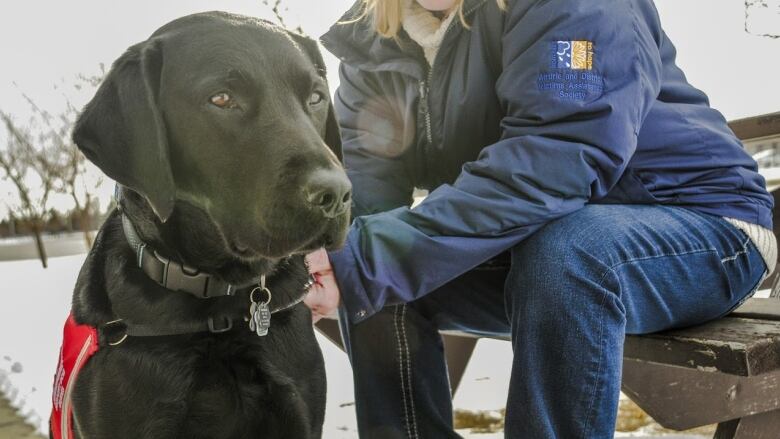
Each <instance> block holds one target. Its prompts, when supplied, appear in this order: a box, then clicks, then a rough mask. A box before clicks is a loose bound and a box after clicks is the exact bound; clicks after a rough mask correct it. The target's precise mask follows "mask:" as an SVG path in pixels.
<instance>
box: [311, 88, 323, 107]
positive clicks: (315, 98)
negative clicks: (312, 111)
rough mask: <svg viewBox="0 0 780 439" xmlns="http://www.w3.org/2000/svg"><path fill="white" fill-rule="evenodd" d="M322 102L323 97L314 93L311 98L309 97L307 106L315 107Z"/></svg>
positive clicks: (318, 93) (316, 92)
mask: <svg viewBox="0 0 780 439" xmlns="http://www.w3.org/2000/svg"><path fill="white" fill-rule="evenodd" d="M324 100H325V96H324V95H323V94H322V93H320V92H318V91H315V92H314V93H312V94H311V96H309V105H317V104H320V103H322V101H324Z"/></svg>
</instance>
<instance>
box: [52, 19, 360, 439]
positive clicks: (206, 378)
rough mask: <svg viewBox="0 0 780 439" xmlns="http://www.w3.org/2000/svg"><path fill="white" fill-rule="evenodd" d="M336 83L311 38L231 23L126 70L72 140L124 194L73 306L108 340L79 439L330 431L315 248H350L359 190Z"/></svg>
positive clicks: (83, 383) (139, 56)
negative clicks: (308, 300)
mask: <svg viewBox="0 0 780 439" xmlns="http://www.w3.org/2000/svg"><path fill="white" fill-rule="evenodd" d="M324 72H325V69H324V64H323V61H322V58H321V55H320V53H319V50H318V48H317V45H316V43H315V42H314V41H313V40H310V39H308V38H305V37H302V36H300V35H297V34H293V33H290V32H287V31H285V30H284V29H281V28H279V27H277V26H274V25H272V24H270V23H267V22H264V21H261V20H257V19H253V18H249V17H244V16H238V15H232V14H227V13H223V12H211V13H202V14H195V15H191V16H187V17H183V18H180V19H177V20H175V21H173V22H171V23H169V24H167V25H165V26H163V27H162V28H160V29H159V30H157V31H156V32H155V33H154V34H153V35H152V36H151V37H150V38H149V39H148V40H147V41H144V42H142V43H139V44H137V45H134V46H132V47H130V48H129V49H128V50H127V52H126V53H125V54H123V55H122V56H121V57H120V58H119V59H118V60H117V61H116V62H115V63H114V64H113V66H112V69H111V71H110V72H109V73H108V75H107V77H106V78H105V80H104V82H103V83H102V85H101V86H100V88H99V89H98V91H97V93H96V95H95V97H94V98H93V99H92V101H91V102H90V103H89V104H88V105H87V106H86V108H85V109H84V112H83V113H82V114H81V116H80V118H79V120H78V122H77V124H76V127H75V129H74V135H73V137H74V140H75V142H76V143H77V145H78V146H79V148H80V149H81V150H82V151H83V152H84V154H85V155H86V156H87V157H88V158H89V160H91V161H92V162H94V163H95V164H96V165H97V166H98V167H100V169H101V170H103V171H104V172H105V173H106V174H107V175H108V176H109V177H111V178H113V179H115V180H116V181H117V182H118V188H119V189H118V192H119V193H118V199H119V200H120V201H119V207H118V209H117V210H116V211H114V212H113V213H112V214H111V215H110V216H109V218H108V219H107V221H106V222H105V224H103V226H102V228H101V230H100V232H99V234H98V237H97V239H96V241H95V245H94V248H93V249H92V250H91V252H90V253H89V255H88V256H87V259H86V262H85V263H84V265H83V267H82V269H81V272H80V275H79V278H78V282H77V285H76V287H75V292H74V296H73V308H72V317H73V319H74V320H75V322H76V323H78V324H86V325H89V326H91V327H94V328H97V331H98V334H99V341H100V349H99V350H98V351H97V353H95V354H94V356H93V357H92V358H91V359H90V360H89V361H88V362H87V363H86V365H85V366H84V368H83V369H82V370H81V372H80V374H79V376H78V379H77V380H75V383H74V385H73V388H72V389H70V390H68V391H67V392H68V394H69V395H70V398H71V400H72V406H71V407H72V414H73V415H72V417H70V419H69V422H70V426H71V428H72V430H73V431H74V435H75V437H78V438H90V439H92V438H112V439H118V438H145V439H151V438H209V439H217V438H317V437H320V436H321V430H322V423H323V417H324V411H325V374H324V363H323V359H322V353H321V352H320V349H319V346H318V345H317V342H316V340H315V338H314V333H313V329H312V324H311V316H310V313H309V310H308V309H307V308H306V307H305V305H303V304H301V303H300V301H301V300H302V297H303V295H304V294H305V293H306V291H307V288H308V286H309V285H310V282H311V277H310V275H309V273H308V270H307V267H306V266H305V261H304V258H303V255H304V254H305V253H307V252H309V251H312V250H314V249H317V248H319V247H323V246H324V247H326V248H335V247H338V246H340V245H342V244H343V241H344V239H345V234H346V229H347V226H348V222H349V205H350V189H351V188H350V184H349V181H348V180H347V178H346V175H345V173H344V171H343V169H342V167H341V165H340V138H339V135H338V127H337V125H336V122H335V118H334V114H333V108H332V106H331V104H330V101H329V94H328V88H327V84H326V81H325V77H324ZM266 282H267V283H266Z"/></svg>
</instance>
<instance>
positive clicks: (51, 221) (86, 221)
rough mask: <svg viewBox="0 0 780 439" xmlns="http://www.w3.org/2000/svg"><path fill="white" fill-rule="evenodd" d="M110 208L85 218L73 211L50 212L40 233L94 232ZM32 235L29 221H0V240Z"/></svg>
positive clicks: (11, 219)
mask: <svg viewBox="0 0 780 439" xmlns="http://www.w3.org/2000/svg"><path fill="white" fill-rule="evenodd" d="M112 208H113V205H111V206H109V209H108V210H107V211H106V212H100V211H92V212H90V213H89V215H88V216H87V217H84V216H83V215H82V214H81V213H79V212H77V211H75V210H71V211H68V212H65V213H63V212H58V211H56V210H52V211H50V212H49V215H47V220H46V221H45V222H44V223H43V224H42V230H41V231H42V232H43V233H49V234H59V233H71V232H82V231H84V230H85V229H86V230H94V229H97V228H98V227H100V225H101V224H102V223H103V220H104V219H105V218H106V216H107V215H108V212H110V211H111V209H112ZM33 234H34V231H33V227H32V225H31V224H30V222H29V221H25V220H22V219H19V218H15V217H13V216H11V217H9V218H6V219H4V220H2V221H0V239H2V238H13V237H19V236H32V235H33Z"/></svg>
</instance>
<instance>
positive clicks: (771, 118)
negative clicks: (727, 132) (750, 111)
mask: <svg viewBox="0 0 780 439" xmlns="http://www.w3.org/2000/svg"><path fill="white" fill-rule="evenodd" d="M729 127H730V128H731V129H732V130H733V131H734V134H736V135H737V137H739V138H740V140H751V139H758V138H762V137H767V136H773V135H777V134H780V112H777V113H770V114H764V115H762V116H755V117H748V118H745V119H738V120H733V121H731V122H729Z"/></svg>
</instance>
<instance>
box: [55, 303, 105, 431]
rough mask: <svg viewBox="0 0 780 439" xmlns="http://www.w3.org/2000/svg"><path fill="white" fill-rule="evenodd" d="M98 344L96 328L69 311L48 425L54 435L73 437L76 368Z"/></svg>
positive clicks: (80, 367)
mask: <svg viewBox="0 0 780 439" xmlns="http://www.w3.org/2000/svg"><path fill="white" fill-rule="evenodd" d="M98 348H99V346H98V333H97V329H95V328H94V327H92V326H89V325H79V324H77V323H76V322H75V321H74V320H73V315H72V314H71V315H69V316H68V320H67V321H66V322H65V329H64V330H63V338H62V347H61V348H60V363H59V366H58V367H57V373H56V374H55V375H54V389H53V391H52V398H51V400H52V412H51V419H50V420H49V426H50V428H51V433H52V438H53V439H72V438H73V429H72V417H73V407H72V404H71V394H72V393H73V387H74V386H75V384H76V378H77V377H78V374H79V372H80V371H81V369H82V368H83V367H84V365H85V364H87V361H89V359H90V357H92V355H94V354H95V352H97V351H98Z"/></svg>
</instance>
